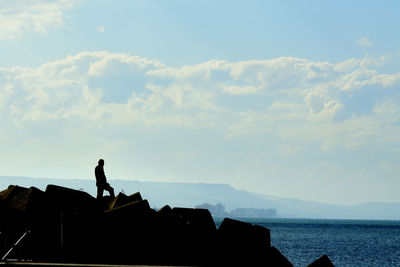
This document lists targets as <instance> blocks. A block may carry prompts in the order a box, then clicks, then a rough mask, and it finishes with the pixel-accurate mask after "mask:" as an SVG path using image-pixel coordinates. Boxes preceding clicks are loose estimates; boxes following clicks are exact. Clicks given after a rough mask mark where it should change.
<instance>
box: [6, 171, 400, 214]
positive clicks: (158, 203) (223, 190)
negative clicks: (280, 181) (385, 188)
mask: <svg viewBox="0 0 400 267" xmlns="http://www.w3.org/2000/svg"><path fill="white" fill-rule="evenodd" d="M110 183H111V185H112V186H113V187H114V189H115V191H116V192H120V191H123V192H125V193H126V194H132V193H135V192H138V191H139V192H140V193H141V195H142V196H143V198H146V199H147V200H148V201H149V203H150V205H151V206H152V207H154V208H161V207H163V206H165V205H170V206H171V207H195V206H197V205H201V204H203V203H210V204H216V203H222V204H223V205H224V206H225V207H226V209H227V210H228V211H230V210H234V209H236V208H257V209H269V208H273V209H276V210H277V217H284V218H324V219H377V220H400V203H384V202H371V203H363V204H359V205H351V206H341V205H330V204H325V203H319V202H311V201H303V200H298V199H290V198H278V197H272V196H266V195H262V194H256V193H252V192H249V191H245V190H239V189H236V188H234V187H232V186H231V185H229V184H211V183H173V182H150V181H134V180H110ZM10 184H14V185H20V186H25V187H30V186H35V187H37V188H39V189H41V190H44V189H45V188H46V186H47V185H48V184H56V185H60V186H66V187H69V188H73V189H78V190H83V191H85V192H88V193H89V194H91V195H93V196H95V194H96V185H95V180H94V179H93V180H80V179H51V178H32V177H14V176H0V191H1V190H4V189H6V188H7V187H8V186H9V185H10Z"/></svg>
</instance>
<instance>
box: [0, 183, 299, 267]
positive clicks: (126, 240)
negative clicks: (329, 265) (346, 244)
mask: <svg viewBox="0 0 400 267" xmlns="http://www.w3.org/2000/svg"><path fill="white" fill-rule="evenodd" d="M0 205H2V206H3V211H4V212H3V214H4V215H5V216H1V217H0V231H2V232H5V233H6V234H5V235H2V236H3V237H4V236H5V237H6V238H7V239H9V240H10V242H3V241H2V244H6V246H4V247H3V248H2V249H5V248H6V247H9V246H10V244H12V242H15V240H16V239H18V238H19V237H20V236H21V234H22V233H24V232H25V231H26V230H31V231H30V232H31V234H30V235H29V237H28V240H27V241H26V242H24V245H23V247H20V248H18V251H19V252H20V253H21V255H22V256H21V258H23V259H27V260H33V261H42V262H66V263H68V262H75V263H98V264H107V263H108V264H127V265H132V264H141V265H148V264H153V265H191V266H291V265H290V262H288V261H287V259H286V258H285V257H284V256H283V255H282V254H281V253H280V252H279V251H278V250H277V249H276V248H273V247H271V245H270V234H269V230H268V229H267V228H265V227H261V226H257V225H252V224H249V223H245V222H240V221H237V220H232V219H225V220H224V221H223V223H222V224H221V226H220V227H219V229H218V230H217V229H216V226H215V223H214V220H213V218H212V216H211V213H210V212H209V211H208V210H206V209H192V208H177V207H175V208H171V207H170V206H168V205H166V206H164V207H163V208H162V209H160V210H158V211H157V212H156V211H155V210H153V209H151V208H150V205H149V203H148V201H147V200H146V199H144V200H143V199H142V197H141V195H140V193H139V192H137V193H135V194H133V195H129V196H127V195H125V194H123V193H120V194H118V195H117V197H115V198H111V197H104V198H102V199H101V200H97V199H95V198H94V197H92V196H91V195H89V194H87V193H85V192H82V191H78V190H73V189H70V188H65V187H61V186H57V185H48V186H47V187H46V190H45V191H44V192H43V191H41V190H39V189H37V188H34V187H31V188H29V189H26V188H22V187H18V186H10V187H9V188H8V189H7V190H4V191H2V192H0ZM5 211H7V212H5ZM3 237H2V238H3ZM249 264H250V265H249Z"/></svg>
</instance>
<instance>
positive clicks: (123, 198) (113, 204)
mask: <svg viewBox="0 0 400 267" xmlns="http://www.w3.org/2000/svg"><path fill="white" fill-rule="evenodd" d="M142 200H143V199H142V196H141V195H140V192H136V193H135V194H132V195H129V196H127V195H125V194H124V193H122V192H121V193H119V194H118V195H117V196H116V197H115V198H113V199H112V200H111V201H110V203H109V204H108V209H113V208H117V207H120V206H123V205H125V204H128V203H131V202H136V201H142Z"/></svg>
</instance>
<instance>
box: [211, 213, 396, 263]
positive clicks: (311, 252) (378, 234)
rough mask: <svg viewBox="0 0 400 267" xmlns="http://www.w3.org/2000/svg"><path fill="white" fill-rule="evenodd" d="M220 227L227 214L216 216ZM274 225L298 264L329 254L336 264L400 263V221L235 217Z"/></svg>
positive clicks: (275, 238)
mask: <svg viewBox="0 0 400 267" xmlns="http://www.w3.org/2000/svg"><path fill="white" fill-rule="evenodd" d="M214 219H215V223H216V225H217V227H219V225H220V224H221V222H222V219H223V218H214ZM234 219H238V220H241V221H246V222H250V223H252V224H257V225H261V226H264V227H267V228H268V229H270V235H271V245H272V246H274V247H276V248H277V249H278V250H279V251H280V252H281V253H282V254H283V255H284V256H285V257H286V258H287V259H288V260H289V261H290V262H291V263H292V264H293V266H295V267H306V266H307V265H309V264H310V263H312V262H313V261H314V260H316V259H318V258H319V257H321V256H322V255H324V254H326V255H327V256H328V257H329V258H330V260H331V261H332V263H333V264H334V265H335V266H336V267H342V266H343V267H344V266H346V267H349V266H357V267H360V266H361V267H368V266H371V267H372V266H373V267H383V266H390V267H396V266H397V267H400V221H384V220H382V221H380V220H332V219H278V218H273V219H259V218H234Z"/></svg>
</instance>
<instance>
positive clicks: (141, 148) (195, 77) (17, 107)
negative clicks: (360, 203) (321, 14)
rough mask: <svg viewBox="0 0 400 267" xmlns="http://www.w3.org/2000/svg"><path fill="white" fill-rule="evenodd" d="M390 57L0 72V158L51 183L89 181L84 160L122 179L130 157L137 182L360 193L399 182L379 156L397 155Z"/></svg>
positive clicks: (96, 54)
mask: <svg viewBox="0 0 400 267" xmlns="http://www.w3.org/2000/svg"><path fill="white" fill-rule="evenodd" d="M387 60H388V57H382V58H373V57H365V58H352V59H348V60H346V61H343V62H338V63H330V62H317V61H311V60H307V59H304V58H294V57H280V58H275V59H268V60H249V61H238V62H229V61H225V60H210V61H207V62H203V63H201V64H196V65H187V66H183V67H179V68H174V67H170V66H167V65H165V64H163V63H162V62H160V61H158V60H154V59H149V58H145V57H141V56H134V55H130V54H126V53H112V52H108V51H88V52H81V53H78V54H76V55H70V56H68V57H65V58H62V59H59V60H57V61H53V62H48V63H45V64H42V65H40V66H38V67H34V68H27V67H22V66H15V67H11V68H0V120H1V126H2V127H1V130H0V137H1V138H2V140H3V141H4V142H3V144H2V152H1V156H2V157H3V158H12V159H13V160H14V161H15V162H17V163H16V166H11V167H10V171H13V170H14V171H15V170H18V169H20V165H21V164H29V163H30V162H32V161H35V160H36V161H37V162H36V161H35V162H36V164H37V165H38V166H39V165H42V169H40V170H37V171H38V172H40V173H45V174H46V175H48V176H55V177H58V176H57V175H52V173H57V171H58V170H59V169H60V166H59V165H60V164H61V165H62V164H71V165H74V168H71V170H70V169H69V168H68V171H67V172H65V173H63V174H62V176H63V177H80V175H81V174H82V172H83V171H86V172H87V173H88V174H89V175H91V171H92V170H91V169H90V167H88V166H85V165H87V161H88V159H97V157H106V158H109V159H112V158H114V159H115V160H114V162H117V161H118V162H119V163H118V164H120V165H119V166H115V169H120V170H125V171H120V172H119V173H116V174H115V176H117V177H121V178H123V177H125V178H126V177H127V176H128V175H129V174H128V173H129V171H126V170H129V168H131V165H132V162H134V164H136V165H135V167H134V169H135V171H136V175H137V176H138V177H139V178H140V177H151V178H152V179H153V178H154V177H161V176H163V177H166V179H172V178H173V177H175V178H176V177H179V178H182V177H185V176H190V175H192V178H193V180H196V179H200V178H199V177H205V176H206V175H207V176H208V177H209V179H210V180H208V181H215V180H213V179H216V181H225V182H229V183H231V184H233V185H237V186H243V187H245V188H249V183H247V184H246V181H245V180H243V177H246V176H251V177H252V178H251V179H252V183H251V185H250V188H249V189H253V190H256V191H257V189H258V188H260V187H261V186H265V187H267V188H270V189H271V190H277V188H279V189H280V190H281V191H280V192H284V190H283V189H282V188H281V185H282V183H290V184H291V187H290V188H292V189H290V190H292V191H293V190H295V188H296V183H299V184H300V183H304V182H307V181H308V182H310V183H313V184H316V186H318V184H320V185H319V186H320V187H319V188H327V187H330V188H334V187H335V186H336V187H337V188H339V187H340V186H342V185H343V184H348V185H349V187H348V188H357V187H358V184H360V183H365V184H368V186H370V187H371V188H370V189H365V188H364V193H365V195H366V196H367V195H368V194H371V192H370V191H369V190H372V189H374V190H378V189H379V188H381V187H380V182H379V181H380V179H386V180H385V184H386V185H387V184H391V183H393V185H395V184H396V182H395V173H394V172H393V171H391V170H393V169H396V168H395V166H396V165H395V162H393V159H392V158H390V157H385V156H382V155H383V154H387V153H388V151H389V153H396V151H397V150H396V149H400V148H398V144H399V141H400V126H399V125H400V124H399V122H400V121H399V120H400V115H399V114H400V95H399V92H398V88H399V85H400V73H398V72H397V73H396V72H389V71H387V70H386V68H385V66H386V64H387ZM390 151H391V152H390ZM327 152H329V154H327ZM227 153H228V154H227ZM368 153H370V154H371V156H370V157H367V155H368ZM46 155H47V156H46ZM327 155H329V156H327ZM346 157H349V158H348V159H347V160H346V159H345V158H346ZM343 160H344V161H345V162H344V163H343V162H342V161H343ZM43 162H48V164H47V165H46V164H44V165H43ZM346 162H347V163H348V164H350V165H349V166H344V165H346V164H347V163H346ZM39 163H40V164H39ZM80 164H81V165H82V166H79V165H80ZM343 164H344V165H343ZM352 164H353V165H352ZM365 164H369V165H371V164H372V165H376V168H374V167H372V168H373V171H368V170H367V168H365V170H363V168H364V166H365ZM77 165H78V166H77ZM114 165H117V164H114ZM288 166H297V167H292V168H288ZM369 167H371V166H369ZM38 168H39V167H38ZM64 168H65V166H64ZM53 169H54V171H53ZM74 170H79V171H80V172H78V171H76V172H74ZM26 171H27V173H26V175H30V174H29V168H28V169H27V170H26ZM151 173H153V174H152V175H151ZM13 174H14V173H13ZM382 175H383V177H381V176H382ZM59 176H60V175H59ZM297 176H298V177H297ZM218 177H220V180H218ZM228 177H229V181H227V180H226V179H227V178H228ZM289 177H297V178H293V179H289ZM378 177H379V179H378ZM115 178H116V177H115ZM160 179H161V178H160ZM368 179H370V180H368ZM278 180H279V181H278ZM203 181H207V178H206V179H205V180H204V179H203ZM329 185H331V186H329ZM246 186H247V187H246ZM251 186H253V187H251ZM293 188H294V189H293ZM393 188H395V186H393ZM338 190H339V189H338ZM341 190H342V189H341ZM348 190H350V189H348ZM385 190H387V189H384V188H383V187H382V188H381V191H382V192H384V191H385ZM292 191H290V192H289V191H288V192H287V195H293V192H292ZM345 191H346V190H345ZM382 192H380V193H382ZM347 193H348V196H351V195H352V192H351V191H349V192H347ZM378 193H379V192H378ZM324 194H325V195H328V194H333V193H329V192H325V193H324ZM359 195H361V194H359ZM335 198H337V196H336V195H332V199H335Z"/></svg>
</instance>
